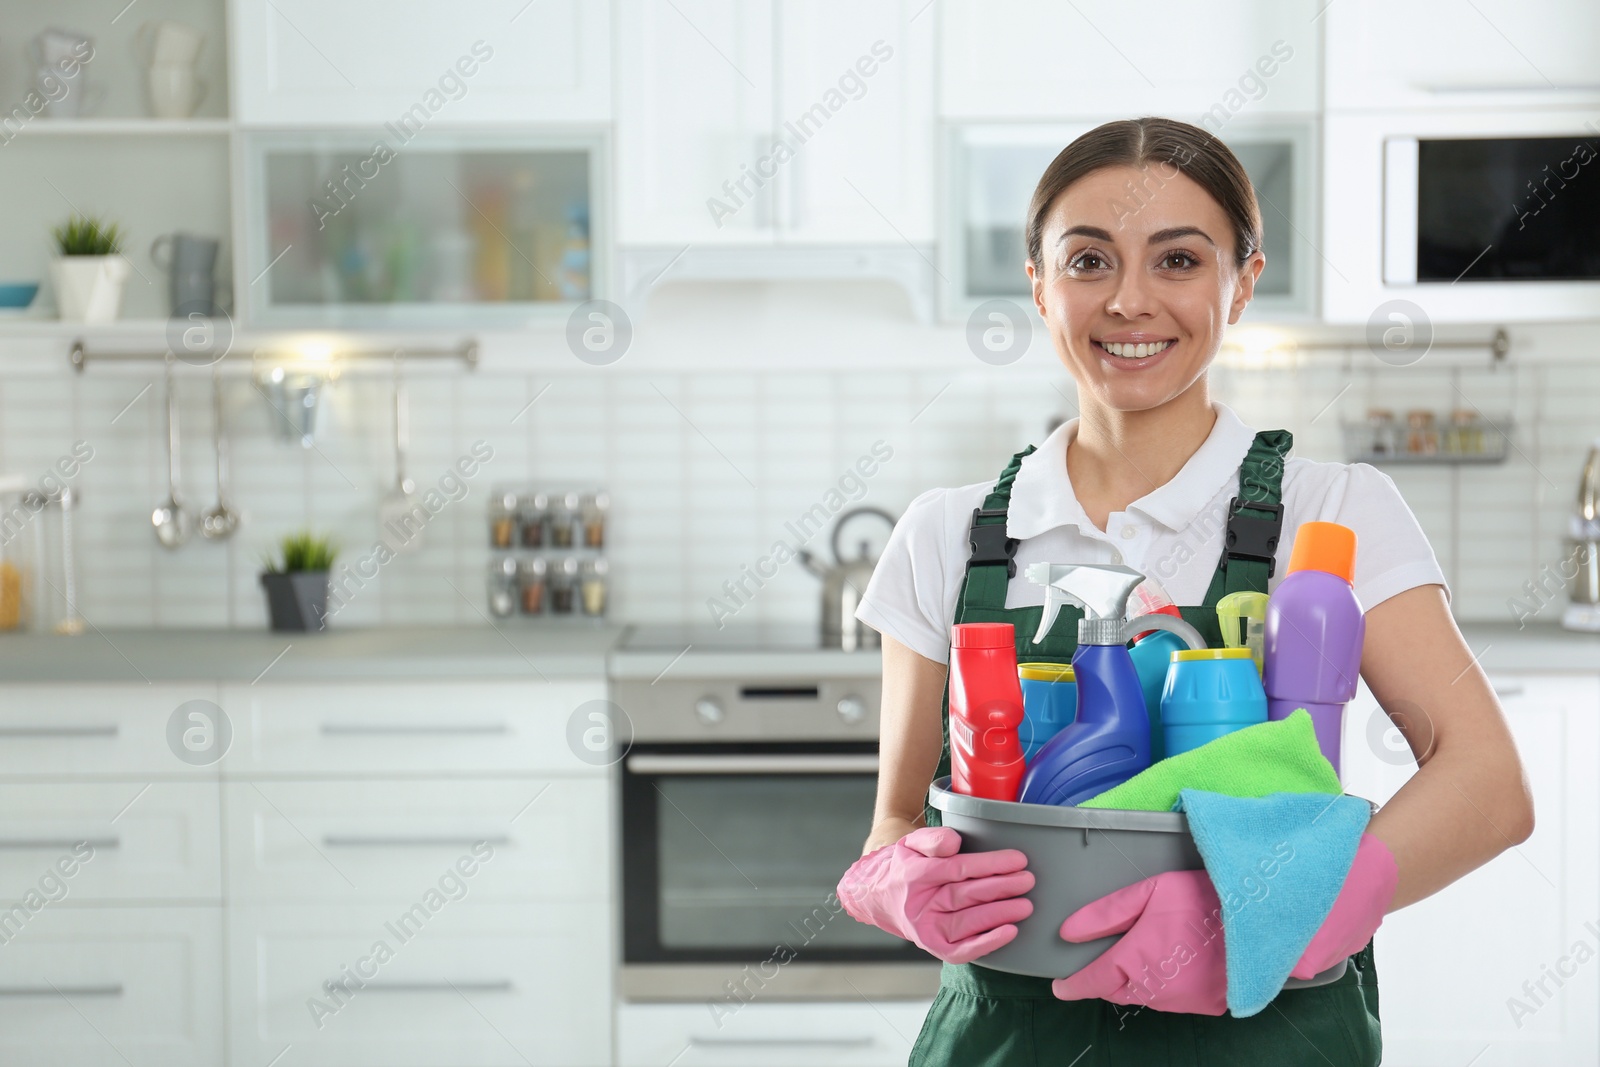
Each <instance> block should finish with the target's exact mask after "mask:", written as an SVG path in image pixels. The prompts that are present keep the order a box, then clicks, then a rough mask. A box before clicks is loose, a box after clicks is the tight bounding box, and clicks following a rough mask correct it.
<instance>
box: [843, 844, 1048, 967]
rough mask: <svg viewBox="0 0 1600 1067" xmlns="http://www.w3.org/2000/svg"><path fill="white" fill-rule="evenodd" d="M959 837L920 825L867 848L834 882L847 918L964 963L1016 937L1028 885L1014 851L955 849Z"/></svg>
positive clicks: (1029, 910) (1029, 906) (1022, 860)
mask: <svg viewBox="0 0 1600 1067" xmlns="http://www.w3.org/2000/svg"><path fill="white" fill-rule="evenodd" d="M960 849H961V835H960V834H958V833H956V832H955V831H954V830H952V829H950V828H949V827H948V826H924V827H922V828H921V829H920V830H913V831H911V832H910V833H909V834H907V835H906V836H904V837H902V838H901V839H900V840H898V841H896V842H895V843H894V844H892V845H885V846H884V847H883V848H880V849H878V850H877V851H875V852H870V853H868V854H867V855H865V856H862V857H861V858H860V859H858V860H856V862H855V863H854V864H853V865H852V866H851V867H850V869H849V870H848V871H845V872H844V877H843V878H841V879H840V880H839V902H840V903H841V904H843V905H844V908H845V910H846V911H848V912H849V913H850V915H851V917H852V918H855V919H856V920H858V921H860V922H864V923H868V924H870V925H872V926H876V927H878V928H879V929H881V930H887V931H888V932H889V933H891V934H894V935H895V936H896V937H903V938H905V939H906V940H907V941H910V942H912V943H913V944H915V945H916V946H917V947H919V948H921V949H922V950H924V951H925V952H930V953H932V954H933V955H934V956H936V957H938V958H939V959H941V960H944V961H945V962H946V963H970V962H972V961H973V960H975V959H977V958H978V957H979V956H983V955H986V954H988V953H990V952H993V951H994V950H995V949H997V948H999V947H1000V946H1001V945H1004V944H1006V943H1007V942H1008V941H1010V940H1011V939H1012V938H1014V937H1016V936H1017V927H1016V925H1015V924H1016V923H1018V922H1021V921H1022V920H1023V919H1026V918H1027V917H1028V916H1029V915H1031V914H1033V903H1032V902H1031V901H1029V900H1028V899H1027V898H1026V897H1023V896H1022V895H1021V894H1023V893H1026V892H1028V891H1029V890H1030V889H1032V888H1033V874H1032V872H1030V871H1026V870H1023V868H1024V867H1026V866H1027V865H1028V857H1027V856H1025V855H1023V854H1022V853H1021V852H1018V851H1017V850H1016V849H1014V848H1012V849H1004V850H1001V851H998V852H969V853H967V854H965V855H958V852H959V851H960Z"/></svg>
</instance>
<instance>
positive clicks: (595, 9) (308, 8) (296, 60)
mask: <svg viewBox="0 0 1600 1067" xmlns="http://www.w3.org/2000/svg"><path fill="white" fill-rule="evenodd" d="M610 13H611V7H610V5H609V4H605V3H593V2H591V0H538V2H537V3H529V2H528V0H479V2H477V3H471V4H439V3H431V2H429V0H336V2H334V3H327V2H325V0H232V3H231V5H230V20H229V21H230V27H231V31H232V32H231V33H230V39H231V41H232V42H233V54H234V62H233V67H234V71H235V77H234V85H235V100H236V101H237V103H238V119H239V121H240V122H242V123H244V124H246V125H273V124H282V125H289V124H292V125H295V126H302V127H304V126H339V125H352V124H363V125H365V124H385V123H393V122H398V121H401V120H402V119H405V118H409V119H410V120H412V121H414V122H416V123H419V124H421V125H424V126H426V125H434V124H438V125H440V126H448V125H462V124H485V123H518V124H526V123H540V124H554V123H590V124H594V123H603V122H606V121H608V120H609V119H610V117H611V66H610V55H611V51H610V44H611V41H610V33H611V27H610ZM372 132H373V134H374V135H375V136H376V135H378V133H379V132H380V131H379V130H378V129H376V128H375V129H373V131H372Z"/></svg>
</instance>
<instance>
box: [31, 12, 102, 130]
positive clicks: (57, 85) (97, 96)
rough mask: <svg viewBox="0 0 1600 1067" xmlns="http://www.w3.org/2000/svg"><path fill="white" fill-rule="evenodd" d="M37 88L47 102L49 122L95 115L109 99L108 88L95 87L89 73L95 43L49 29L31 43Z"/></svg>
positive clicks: (75, 33)
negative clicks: (87, 72)
mask: <svg viewBox="0 0 1600 1067" xmlns="http://www.w3.org/2000/svg"><path fill="white" fill-rule="evenodd" d="M28 55H29V57H30V58H31V59H32V60H33V67H34V88H35V89H37V90H38V93H39V95H40V96H41V97H42V98H43V99H44V107H43V109H42V110H41V112H40V114H42V115H44V116H45V117H46V118H52V119H62V118H76V117H78V116H80V115H88V114H91V113H93V111H94V110H95V108H97V107H98V106H99V105H100V102H101V101H102V100H103V99H105V86H103V85H91V84H90V83H89V78H88V75H87V74H86V73H85V70H86V68H87V67H88V64H89V61H90V60H91V59H93V58H94V40H93V38H91V37H89V36H88V35H86V34H82V33H79V32H78V31H76V30H63V29H54V28H53V29H48V30H45V31H43V32H42V33H40V34H38V35H37V36H35V37H34V38H33V40H31V41H29V42H28Z"/></svg>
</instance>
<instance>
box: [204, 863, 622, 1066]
mask: <svg viewBox="0 0 1600 1067" xmlns="http://www.w3.org/2000/svg"><path fill="white" fill-rule="evenodd" d="M392 888H393V889H394V890H396V891H397V892H401V893H406V892H409V894H410V895H405V896H396V897H394V898H391V899H390V900H389V901H386V902H383V903H374V904H367V905H360V906H334V905H297V906H244V907H240V908H235V909H231V910H230V913H229V946H228V947H229V961H228V966H229V999H230V1004H229V1016H230V1019H231V1022H232V1026H231V1031H230V1032H231V1041H232V1062H233V1063H234V1064H240V1065H243V1064H267V1063H270V1062H272V1059H273V1057H275V1056H278V1055H279V1054H281V1053H282V1052H283V1050H284V1048H285V1046H288V1047H290V1048H292V1049H293V1054H292V1055H293V1059H292V1061H289V1060H286V1061H285V1062H293V1063H295V1064H300V1065H305V1067H317V1065H330V1067H332V1065H337V1067H368V1065H370V1067H450V1065H457V1064H459V1065H462V1067H500V1065H505V1067H512V1065H516V1067H530V1065H531V1067H603V1065H606V1064H609V1063H610V1062H611V986H610V978H611V966H612V963H611V947H610V945H611V943H610V933H609V932H610V930H611V924H612V915H611V909H610V906H609V904H608V903H607V902H606V901H605V900H603V899H602V900H592V901H581V902H580V901H565V902H554V901H552V902H545V903H541V904H539V905H537V906H531V905H529V904H526V903H520V904H505V903H495V902H488V901H483V900H479V899H477V898H476V896H475V895H474V894H475V889H474V882H473V880H471V879H467V880H464V889H463V890H461V891H460V896H459V898H456V899H452V898H450V897H441V898H440V900H439V901H437V902H436V904H437V906H436V907H434V908H433V909H432V910H431V911H430V910H429V909H428V907H427V905H426V903H425V901H424V894H425V893H426V892H427V891H428V890H429V889H431V888H434V883H433V882H431V881H421V882H417V883H416V884H413V885H405V884H400V883H397V884H395V885H394V886H393V887H392ZM380 946H382V947H381V948H380ZM341 986H342V988H341Z"/></svg>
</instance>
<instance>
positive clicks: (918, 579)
mask: <svg viewBox="0 0 1600 1067" xmlns="http://www.w3.org/2000/svg"><path fill="white" fill-rule="evenodd" d="M950 492H951V490H949V489H930V490H928V491H927V492H925V493H923V494H922V495H921V496H919V497H917V498H916V499H915V500H913V501H911V503H910V504H908V505H906V510H905V513H904V514H903V515H901V516H900V519H899V521H898V522H896V523H895V526H894V532H893V533H892V534H890V535H889V541H888V543H887V544H885V545H884V548H883V554H882V555H881V556H879V557H878V562H877V564H876V565H875V566H874V567H873V570H872V579H871V581H869V582H868V583H867V589H866V592H864V593H863V594H862V596H861V603H860V604H859V605H858V606H857V607H856V618H857V619H859V620H861V621H862V622H864V623H866V624H867V625H868V626H870V627H872V628H873V629H874V630H877V631H878V632H879V633H880V634H883V635H885V636H887V637H892V638H894V639H895V640H896V641H898V642H900V643H901V644H902V645H905V646H906V647H907V648H909V649H911V651H913V652H915V653H917V654H918V655H920V656H925V657H927V658H928V659H931V660H933V661H934V662H936V663H948V662H949V660H950V621H949V618H948V617H947V616H949V615H951V614H952V613H951V612H950V611H949V607H948V605H947V604H946V593H947V592H948V586H949V584H950V580H949V574H948V571H947V570H946V561H947V558H948V555H949V554H948V552H947V550H946V546H945V539H946V537H947V536H948V533H947V528H946V524H945V504H946V500H947V498H948V497H949V494H950Z"/></svg>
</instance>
